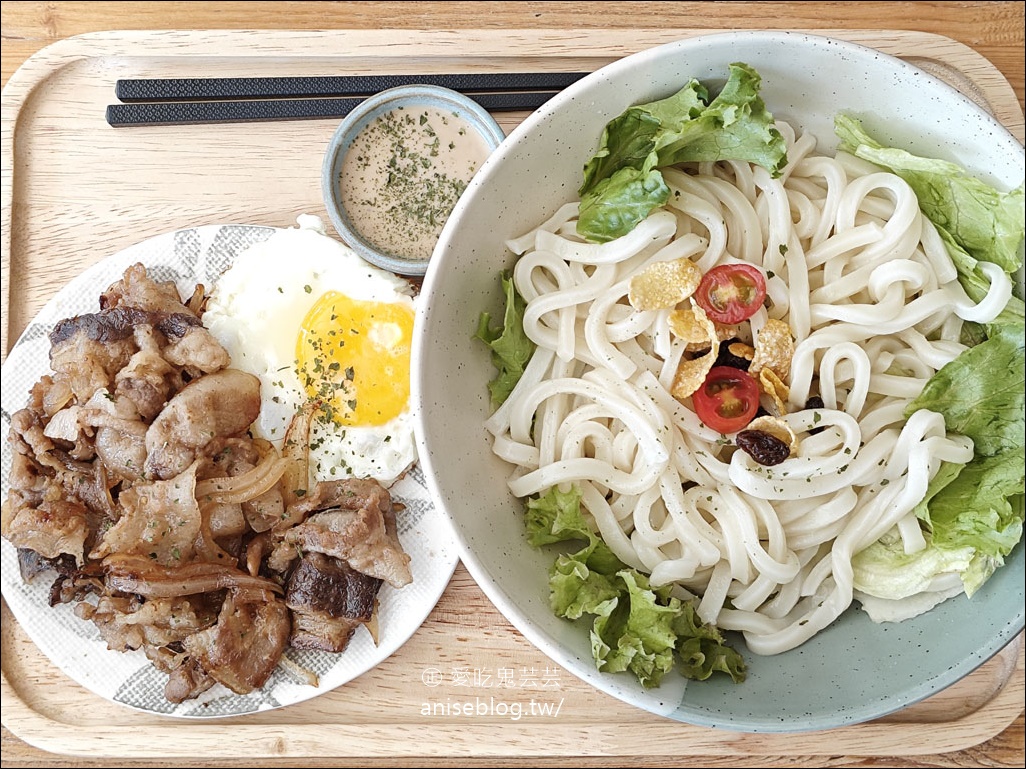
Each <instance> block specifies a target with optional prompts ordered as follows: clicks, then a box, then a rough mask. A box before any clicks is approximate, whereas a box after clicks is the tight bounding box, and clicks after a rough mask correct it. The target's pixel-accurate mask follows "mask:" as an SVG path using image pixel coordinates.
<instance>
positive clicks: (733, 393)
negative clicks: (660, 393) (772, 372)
mask: <svg viewBox="0 0 1026 769" xmlns="http://www.w3.org/2000/svg"><path fill="white" fill-rule="evenodd" d="M691 401H692V403H694V404H695V412H696V413H697V414H698V418H699V419H701V420H702V424H704V425H705V426H706V427H711V428H712V429H713V430H716V431H718V432H721V433H724V434H726V433H734V432H737V431H738V430H741V429H742V428H744V427H747V426H748V423H749V422H751V421H752V419H754V418H755V413H756V412H757V411H758V410H759V385H758V383H757V382H756V381H755V379H754V378H753V377H752V375H751V374H749V373H748V372H747V371H742V370H741V369H739V368H733V367H732V366H714V367H713V368H712V369H711V370H710V371H709V375H708V376H707V377H706V378H705V382H703V383H702V386H701V387H699V388H698V390H696V391H695V392H694V394H693V395H692V396H691Z"/></svg>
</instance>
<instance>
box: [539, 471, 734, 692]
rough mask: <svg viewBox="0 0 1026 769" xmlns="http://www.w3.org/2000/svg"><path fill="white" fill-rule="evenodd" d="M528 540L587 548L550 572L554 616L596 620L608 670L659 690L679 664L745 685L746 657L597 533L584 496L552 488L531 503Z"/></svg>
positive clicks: (599, 651) (594, 635)
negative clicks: (584, 507) (577, 543)
mask: <svg viewBox="0 0 1026 769" xmlns="http://www.w3.org/2000/svg"><path fill="white" fill-rule="evenodd" d="M526 526H527V536H528V541H529V542H531V544H532V545H535V546H536V547H540V546H543V545H549V544H556V543H565V542H571V541H580V542H583V543H586V544H585V545H584V546H583V547H582V548H581V549H580V550H578V551H576V552H571V553H563V554H560V555H559V556H558V557H557V558H556V561H555V563H553V565H552V567H551V569H550V571H549V600H550V604H551V606H552V610H553V612H555V614H556V615H557V616H559V617H563V618H564V619H569V620H577V619H581V618H582V617H584V616H585V615H589V616H591V617H593V620H592V626H591V630H590V635H591V647H592V654H593V656H594V659H595V663H596V665H597V667H598V668H599V669H600V670H604V671H607V672H611V673H619V672H631V673H633V674H634V675H635V676H637V678H638V680H639V681H640V682H641V683H642V685H644V686H656V685H658V684H659V682H660V681H661V680H662V677H663V676H664V675H665V674H666V673H667V672H669V671H670V670H672V669H673V668H674V666H675V663H676V667H677V668H678V669H679V670H680V672H681V673H682V674H683V675H684V676H685V677H687V678H692V679H697V680H705V679H706V678H708V677H709V676H711V675H712V674H713V673H714V672H722V673H726V674H727V675H729V676H730V677H731V678H732V679H733V680H734V681H735V682H738V683H739V682H741V681H743V680H744V678H745V675H746V669H745V663H744V659H743V658H742V657H741V655H740V654H738V653H737V652H736V651H735V650H733V649H731V648H730V647H729V646H727V645H726V643H725V642H724V638H723V636H722V635H721V634H720V631H719V630H718V629H717V628H716V627H715V626H712V625H703V624H702V622H701V621H700V620H699V619H698V616H697V614H696V613H695V607H694V605H693V603H691V602H689V601H681V600H680V599H678V598H675V597H673V596H671V595H670V592H669V589H668V588H665V587H663V588H653V587H651V585H650V584H649V581H648V577H646V576H645V575H644V574H642V573H640V572H639V571H637V570H635V569H632V568H629V567H628V566H627V565H626V564H624V563H623V562H622V561H621V560H620V559H619V558H617V557H616V555H615V554H614V553H613V552H612V550H611V549H610V548H609V547H608V546H607V545H606V544H605V542H603V540H602V538H601V537H600V536H599V535H598V534H596V533H594V532H593V531H592V530H591V528H590V526H589V525H588V523H587V521H586V520H585V518H584V514H583V512H582V511H581V507H580V491H579V490H578V489H577V488H576V487H574V488H572V489H571V490H570V491H568V492H561V491H559V489H558V488H555V487H553V488H551V489H549V490H548V491H547V492H546V493H545V494H543V495H539V496H536V497H533V498H531V499H529V500H528V503H527V511H526Z"/></svg>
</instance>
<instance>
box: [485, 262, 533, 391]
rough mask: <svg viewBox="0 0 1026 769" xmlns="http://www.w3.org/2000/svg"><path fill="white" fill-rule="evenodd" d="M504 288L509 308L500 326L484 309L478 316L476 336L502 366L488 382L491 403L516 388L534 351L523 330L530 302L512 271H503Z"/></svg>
mask: <svg viewBox="0 0 1026 769" xmlns="http://www.w3.org/2000/svg"><path fill="white" fill-rule="evenodd" d="M500 279H501V281H502V290H503V293H504V294H505V295H506V311H505V314H504V316H503V324H502V327H501V328H493V327H492V326H491V315H490V314H489V313H487V312H482V313H481V315H480V317H479V318H478V324H477V333H476V334H475V337H476V338H477V339H480V340H481V341H482V342H484V343H485V344H487V345H488V346H489V347H491V348H492V363H493V364H494V365H495V367H496V368H497V369H498V370H499V373H498V374H497V375H496V377H495V378H494V379H493V380H492V381H490V382H489V383H488V390H489V391H490V392H491V397H492V407H493V408H494V407H497V406H501V405H502V404H503V403H504V402H505V400H506V399H507V398H508V397H509V394H510V393H511V392H513V388H514V387H516V385H517V382H519V381H520V377H522V376H523V375H524V369H525V368H526V367H527V364H528V363H529V362H530V360H531V356H532V355H534V350H535V344H534V342H532V341H531V340H530V339H529V338H528V336H527V334H526V333H524V311H525V310H526V308H527V303H526V302H525V301H524V298H523V297H522V296H520V294H518V293H517V290H516V286H514V285H513V278H512V276H511V275H510V274H509V272H503V273H502V274H501V275H500Z"/></svg>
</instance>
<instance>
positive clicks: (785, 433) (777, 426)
mask: <svg viewBox="0 0 1026 769" xmlns="http://www.w3.org/2000/svg"><path fill="white" fill-rule="evenodd" d="M745 430H754V431H756V432H760V433H766V434H767V435H772V436H773V437H774V438H776V439H777V440H778V441H780V442H781V443H783V444H785V445H786V446H787V447H788V448H789V449H790V450H791V453H790V454H789V455H788V456H791V457H793V456H794V455H795V454H797V453H798V445H799V442H798V436H797V435H795V433H794V430H792V429H791V426H790V425H789V424H787V422H785V421H784V420H783V419H781V418H780V417H772V416H766V417H756V418H755V419H753V420H752V421H751V422H749V423H748V427H746V428H745Z"/></svg>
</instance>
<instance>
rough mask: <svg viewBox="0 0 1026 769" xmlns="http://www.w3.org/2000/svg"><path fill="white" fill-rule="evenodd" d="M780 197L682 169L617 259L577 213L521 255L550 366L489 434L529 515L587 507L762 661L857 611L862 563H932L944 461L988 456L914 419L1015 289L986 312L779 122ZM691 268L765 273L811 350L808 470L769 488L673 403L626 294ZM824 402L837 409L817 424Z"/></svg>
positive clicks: (805, 372) (803, 421)
mask: <svg viewBox="0 0 1026 769" xmlns="http://www.w3.org/2000/svg"><path fill="white" fill-rule="evenodd" d="M777 128H778V130H780V131H781V132H782V133H783V135H784V136H785V139H786V140H787V144H788V158H789V163H788V166H787V167H786V168H785V169H784V171H783V173H782V174H781V175H780V176H779V177H778V178H772V177H771V175H770V174H769V173H768V172H767V171H766V170H765V169H763V168H761V167H759V166H754V165H750V164H748V163H743V162H733V161H729V162H727V161H721V162H718V163H696V164H691V165H690V166H688V167H686V168H678V169H664V178H665V180H666V182H667V184H668V185H669V186H670V189H671V196H670V200H669V203H668V204H667V206H665V207H664V208H662V209H659V210H656V211H655V212H653V213H652V214H650V215H649V216H648V217H647V218H646V219H645V220H644V221H643V222H642V223H641V224H639V226H638V227H636V228H635V229H634V230H633V231H632V232H631V233H630V234H628V235H626V236H624V237H622V238H619V239H617V240H615V241H612V242H609V243H605V244H593V243H586V242H584V241H583V240H582V239H580V238H578V237H577V235H576V232H575V221H576V220H575V218H576V215H577V211H578V204H577V203H570V204H567V205H565V206H563V207H562V208H560V209H559V211H557V212H556V213H555V215H553V216H552V218H551V219H549V220H548V221H546V222H544V223H543V224H541V225H540V226H539V227H537V228H536V229H534V230H532V231H530V232H528V233H526V234H524V235H523V236H521V237H519V238H516V239H514V240H511V241H510V242H509V243H508V246H509V248H510V249H511V250H512V251H513V252H514V253H515V254H517V255H518V256H519V258H518V260H517V262H516V266H515V268H514V272H513V279H514V283H515V286H516V289H517V291H518V292H519V293H520V294H521V295H522V296H523V298H524V299H525V300H526V303H527V308H526V313H525V316H524V329H525V332H526V334H527V335H528V337H529V338H530V339H531V340H532V341H533V342H535V344H536V345H537V348H536V350H535V352H534V355H533V357H532V359H531V361H530V363H529V365H528V366H527V369H526V371H525V373H524V375H523V377H522V378H521V380H520V381H519V383H518V384H517V386H516V388H515V389H514V390H513V392H512V394H511V395H510V397H509V398H508V399H507V400H506V401H505V402H504V403H503V404H502V406H500V407H499V408H498V409H497V410H496V411H495V412H494V414H493V415H492V416H491V418H490V419H489V420H488V421H487V423H486V427H487V429H488V430H489V431H490V433H491V434H492V435H493V436H494V443H493V447H494V451H495V453H496V454H497V455H498V456H499V457H501V458H503V459H504V460H506V461H508V462H510V463H512V464H513V465H515V469H514V471H513V473H512V475H511V477H510V479H509V488H510V489H511V491H512V492H513V494H515V495H516V496H518V497H528V496H530V495H533V494H537V493H544V492H545V491H546V490H548V489H549V488H550V487H552V486H559V487H560V488H561V489H563V490H567V489H569V488H570V487H571V486H576V487H577V488H578V489H579V490H580V493H581V502H582V507H583V508H584V509H585V510H586V512H587V515H588V516H589V518H590V519H591V520H592V521H593V523H594V527H595V528H596V530H597V531H598V532H599V533H600V534H601V536H602V538H603V539H604V540H605V542H606V543H607V544H608V545H609V547H610V548H611V549H612V550H613V552H614V553H615V554H616V555H617V557H619V558H620V560H622V561H623V562H624V563H625V564H627V565H629V566H632V567H634V568H636V569H639V570H641V571H643V572H645V573H647V574H649V575H650V576H651V583H652V584H653V585H667V584H672V585H674V586H675V587H674V589H675V591H677V592H678V593H679V594H680V595H682V596H684V597H696V598H697V600H698V601H699V604H698V614H699V616H700V618H701V619H702V620H703V621H705V622H708V623H715V624H716V625H717V626H719V627H720V628H721V629H724V630H736V631H740V632H742V633H743V634H744V637H745V639H746V642H747V645H748V647H749V649H750V650H751V651H753V652H755V653H757V654H776V653H779V652H783V651H786V650H788V649H791V648H794V647H796V646H798V645H800V644H802V643H803V642H805V641H806V640H808V639H809V638H811V637H812V636H813V635H815V634H816V633H817V632H819V631H820V630H822V629H823V628H825V627H826V626H827V625H829V624H830V623H831V622H833V621H834V620H835V619H836V618H837V617H838V616H839V615H840V614H841V613H842V612H844V611H845V610H846V609H847V608H848V607H849V606H850V605H851V604H852V602H853V600H854V599H855V598H857V597H858V593H857V589H856V586H855V584H854V580H853V567H852V558H853V556H854V555H855V554H856V553H858V552H859V551H860V550H862V549H864V548H865V547H867V546H868V545H870V544H871V543H873V542H874V541H876V540H878V539H879V538H880V537H881V536H882V535H884V534H887V533H889V532H891V533H895V534H896V535H898V536H900V537H901V538H902V540H903V545H904V548H905V550H906V552H909V553H913V552H916V551H917V550H919V549H921V548H923V547H925V545H926V541H925V539H924V535H923V533H922V530H921V527H920V525H919V522H918V520H917V518H916V516H915V514H914V508H915V507H916V506H917V504H919V503H920V502H921V500H923V498H924V494H925V492H926V489H927V485H928V483H929V482H930V480H931V478H932V477H933V476H934V475H935V474H936V473H937V471H938V469H939V467H940V465H941V463H942V462H956V463H964V462H967V461H969V460H970V459H971V458H972V456H973V445H972V441H971V440H970V439H968V438H965V437H962V436H959V435H955V434H948V433H947V432H946V430H945V425H944V420H943V417H942V416H941V415H940V414H937V413H934V412H931V411H926V410H920V411H917V412H915V413H914V414H913V415H912V416H911V417H909V418H907V419H906V417H905V416H904V411H905V407H906V405H907V404H908V403H909V402H910V401H911V400H912V399H913V398H915V397H916V396H917V395H918V394H919V393H920V392H921V390H922V389H923V386H924V385H925V384H926V382H927V380H928V379H929V378H930V377H931V375H932V374H933V373H934V372H935V371H937V370H938V369H939V368H941V367H942V366H943V365H945V364H946V363H947V362H949V361H951V360H953V359H954V358H955V357H956V356H958V355H959V353H960V352H962V351H963V350H964V349H966V348H965V346H964V345H963V344H962V342H961V341H960V336H961V330H962V325H963V322H964V321H976V322H987V321H989V320H992V319H993V318H994V317H996V316H997V315H998V313H999V312H1000V311H1001V310H1002V308H1003V307H1004V306H1005V303H1006V302H1007V301H1008V298H1009V296H1010V295H1011V290H1012V286H1011V283H1010V281H1009V279H1008V277H1007V276H1006V275H1005V274H1004V273H1003V272H1002V271H1001V270H1000V269H999V268H996V269H990V265H988V264H987V263H984V262H981V265H980V266H981V269H984V270H986V271H987V273H988V277H989V278H990V280H991V289H990V291H989V293H988V294H987V296H986V297H985V299H984V300H983V301H982V302H980V303H979V304H975V303H974V302H972V301H971V300H970V299H969V298H968V297H967V296H966V294H965V292H964V291H963V290H962V288H961V287H960V285H959V283H958V280H957V279H956V270H955V266H954V265H953V263H952V261H951V259H950V257H949V256H948V253H947V251H946V249H945V246H944V244H943V242H942V241H941V239H940V237H939V235H938V233H937V231H936V230H935V228H934V226H933V225H932V224H931V222H930V221H929V220H928V219H927V218H925V217H924V216H923V215H922V214H921V213H920V210H919V206H918V203H917V199H916V196H915V194H914V193H913V191H912V190H911V189H910V188H909V186H908V185H907V184H906V183H905V182H904V181H903V180H902V179H901V178H899V177H898V176H896V175H894V174H891V173H884V172H881V170H880V169H879V168H878V167H876V166H871V165H869V164H867V163H864V162H863V161H861V160H858V159H856V158H854V157H852V156H849V155H846V154H844V153H840V154H838V156H837V157H826V156H823V155H819V154H816V152H815V140H814V138H813V137H812V136H810V135H801V136H797V135H796V133H795V131H794V130H793V129H792V128H791V127H790V126H788V125H787V124H785V123H781V122H778V124H777ZM680 257H689V258H691V259H692V260H693V261H694V262H695V264H697V266H698V267H699V268H700V269H701V270H702V271H703V272H705V271H707V270H708V269H710V268H711V267H713V266H715V265H718V264H723V263H731V262H737V261H743V262H747V263H749V264H753V265H756V266H759V267H761V268H762V270H763V271H764V274H765V275H766V277H767V295H768V302H767V303H766V306H765V307H763V308H761V309H760V310H759V311H758V312H757V313H756V315H755V316H754V317H753V318H752V319H751V323H750V324H749V323H746V324H743V325H742V326H741V327H740V331H739V334H740V335H742V336H746V337H750V339H746V341H749V342H750V343H754V342H755V341H756V340H757V339H758V336H759V333H760V331H761V329H762V327H763V326H764V325H765V324H766V322H767V320H768V319H770V318H773V319H779V320H782V321H784V322H786V323H787V324H788V326H789V327H790V329H791V333H792V334H793V336H794V339H795V351H794V356H793V360H792V362H791V378H790V379H791V381H790V395H789V403H788V411H789V412H790V413H787V414H786V415H785V416H783V419H784V420H785V421H786V422H787V424H788V425H789V426H790V427H791V429H792V430H793V431H794V432H795V433H796V434H797V435H798V436H800V439H801V443H800V449H799V450H798V452H797V455H795V456H792V457H791V458H789V459H786V460H784V461H783V462H782V463H781V464H778V465H776V466H773V467H765V466H762V465H760V464H758V463H756V462H755V461H754V460H752V458H751V457H749V456H748V455H747V454H746V453H745V452H743V451H740V450H737V448H736V447H735V446H734V444H733V441H732V440H730V439H729V436H726V437H725V436H723V435H721V434H720V433H718V432H716V431H715V430H712V429H710V428H708V427H706V426H705V425H703V424H702V423H701V422H700V421H699V419H698V417H697V416H696V414H695V412H694V410H693V409H692V408H691V404H690V399H686V400H685V401H684V402H681V401H679V400H677V399H675V398H674V397H673V396H672V395H671V394H670V386H671V383H672V381H673V378H674V374H675V372H676V370H677V367H678V364H679V363H680V361H681V360H682V357H683V356H684V355H685V349H684V344H683V343H682V342H681V340H680V339H677V338H675V337H674V336H673V335H672V334H671V333H670V331H669V328H668V324H667V317H668V313H669V311H667V310H647V311H640V310H635V309H634V308H633V307H632V306H631V305H630V304H629V303H628V302H627V294H628V282H629V280H630V278H631V276H632V275H634V274H636V273H637V272H639V271H640V270H642V269H643V268H644V267H645V266H646V265H648V264H650V263H652V262H655V261H660V260H667V259H677V258H680ZM810 395H818V396H819V397H820V398H822V401H823V404H824V407H823V408H807V407H806V403H807V402H808V398H809V396H810ZM960 591H961V585H960V583H959V580H958V578H957V576H955V577H954V578H953V580H950V581H949V580H944V579H937V580H935V581H934V583H933V584H931V585H929V587H928V588H927V589H926V591H925V593H924V595H921V596H918V597H917V598H918V599H920V600H919V601H918V604H917V605H918V608H917V609H916V611H921V610H924V609H926V608H929V607H930V606H933V605H935V604H936V603H938V602H939V601H941V600H944V599H945V598H947V597H950V596H951V595H954V594H955V593H957V592H960Z"/></svg>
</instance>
